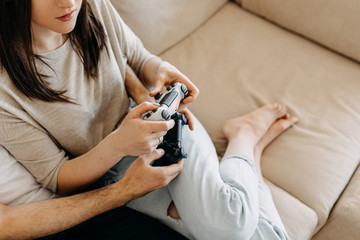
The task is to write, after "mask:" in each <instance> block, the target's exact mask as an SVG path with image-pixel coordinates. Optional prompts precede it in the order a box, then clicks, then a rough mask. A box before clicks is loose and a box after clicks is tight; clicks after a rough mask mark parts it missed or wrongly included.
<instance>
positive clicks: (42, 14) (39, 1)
mask: <svg viewBox="0 0 360 240" xmlns="http://www.w3.org/2000/svg"><path fill="white" fill-rule="evenodd" d="M81 4H82V0H31V8H32V11H31V21H32V27H41V28H45V29H48V30H51V31H54V32H57V33H61V34H67V33H69V32H71V31H72V30H73V29H74V28H75V24H76V19H77V16H78V14H79V11H80V8H81Z"/></svg>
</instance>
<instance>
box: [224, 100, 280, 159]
mask: <svg viewBox="0 0 360 240" xmlns="http://www.w3.org/2000/svg"><path fill="white" fill-rule="evenodd" d="M286 115H287V108H286V106H284V105H282V104H277V103H274V104H270V105H265V106H263V107H261V108H259V109H257V110H255V111H253V112H250V113H248V114H246V115H244V116H242V117H238V118H233V119H230V120H228V121H226V122H225V123H224V125H223V127H222V130H223V133H224V135H225V137H226V139H227V140H228V146H227V148H226V151H225V154H224V157H225V156H229V155H244V156H246V157H247V158H249V159H251V160H254V149H255V147H256V145H257V143H258V142H259V140H260V139H261V138H262V137H263V136H264V135H265V133H266V132H267V130H268V129H269V127H270V126H271V125H272V124H273V123H274V122H275V121H276V120H277V119H279V118H283V117H284V116H286Z"/></svg>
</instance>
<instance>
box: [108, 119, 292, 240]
mask: <svg viewBox="0 0 360 240" xmlns="http://www.w3.org/2000/svg"><path fill="white" fill-rule="evenodd" d="M193 120H194V123H195V124H194V128H195V130H194V131H190V130H189V129H188V127H187V126H186V127H184V128H183V141H182V146H183V147H184V149H185V150H186V152H187V154H188V157H187V159H185V161H184V166H183V170H182V172H181V173H180V174H179V175H178V176H177V177H176V178H175V179H174V180H173V181H172V182H171V183H170V184H169V185H168V186H167V187H165V188H161V189H158V190H155V191H153V192H151V193H149V194H147V195H145V196H144V197H141V198H138V199H135V200H132V201H130V202H129V203H128V204H127V206H128V207H130V208H133V209H135V210H138V211H140V212H143V213H145V214H147V215H150V216H152V217H154V218H157V219H159V220H160V221H162V222H163V223H165V224H166V225H168V226H170V227H171V228H173V229H175V230H176V231H178V232H180V233H182V234H183V235H184V236H186V237H188V238H189V239H199V240H220V239H226V240H232V239H234V240H235V239H236V240H240V239H244V240H245V239H264V240H265V239H266V240H272V239H289V237H288V235H287V233H286V231H285V228H284V226H283V224H282V222H281V219H280V217H279V214H278V212H277V210H276V208H275V205H274V202H273V200H272V197H271V193H270V190H269V188H268V187H267V186H266V184H265V183H264V182H263V181H262V180H259V178H258V175H257V171H256V168H255V166H254V164H253V162H252V161H250V160H249V159H247V158H246V157H244V156H227V157H225V158H224V159H222V161H221V162H220V164H219V161H218V157H217V154H216V151H215V147H214V145H213V143H212V141H211V139H210V137H209V136H208V134H207V132H206V131H205V129H204V128H203V126H202V125H201V124H200V122H199V121H198V120H197V119H196V118H195V117H194V116H193ZM135 159H136V157H125V158H123V159H121V160H120V161H119V163H118V164H116V165H115V166H114V167H113V168H112V169H111V170H110V171H109V173H108V174H110V175H112V178H113V179H114V181H117V180H119V179H121V177H122V176H123V174H124V173H125V171H126V169H127V168H128V167H129V165H130V164H131V163H132V162H133V161H134V160H135ZM171 201H174V203H175V205H176V208H177V210H178V212H179V215H180V216H181V220H175V219H173V218H171V217H170V216H168V214H167V211H168V207H169V205H170V203H171Z"/></svg>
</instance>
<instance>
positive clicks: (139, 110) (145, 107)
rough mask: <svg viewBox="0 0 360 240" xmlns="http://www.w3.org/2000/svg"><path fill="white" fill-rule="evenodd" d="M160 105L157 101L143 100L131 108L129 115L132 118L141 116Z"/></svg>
mask: <svg viewBox="0 0 360 240" xmlns="http://www.w3.org/2000/svg"><path fill="white" fill-rule="evenodd" d="M158 107H159V104H157V103H150V102H143V103H141V104H140V105H139V106H136V107H134V108H133V109H131V110H130V112H129V114H128V115H129V116H130V117H131V118H140V117H141V116H142V115H143V114H144V113H146V112H148V111H152V110H155V109H157V108H158Z"/></svg>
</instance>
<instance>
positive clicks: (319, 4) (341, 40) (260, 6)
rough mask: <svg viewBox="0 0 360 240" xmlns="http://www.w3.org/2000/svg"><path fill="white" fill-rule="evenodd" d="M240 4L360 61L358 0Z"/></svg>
mask: <svg viewBox="0 0 360 240" xmlns="http://www.w3.org/2000/svg"><path fill="white" fill-rule="evenodd" d="M238 2H240V1H239V0H238ZM241 4H242V7H243V8H245V9H248V10H250V11H253V12H254V13H257V14H259V15H261V16H264V17H265V18H267V19H269V20H271V21H274V22H276V23H277V24H279V25H281V26H283V27H285V28H287V29H290V30H291V31H294V32H297V33H299V34H301V35H304V36H306V37H308V38H310V39H312V40H314V41H316V42H318V43H320V44H323V45H325V46H327V47H329V48H330V49H333V50H335V51H338V52H340V53H342V54H344V55H346V56H349V57H351V58H353V59H356V60H357V61H360V30H359V26H360V14H359V11H360V1H358V0H343V1H338V0H317V1H313V0H301V1H293V0H241Z"/></svg>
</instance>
